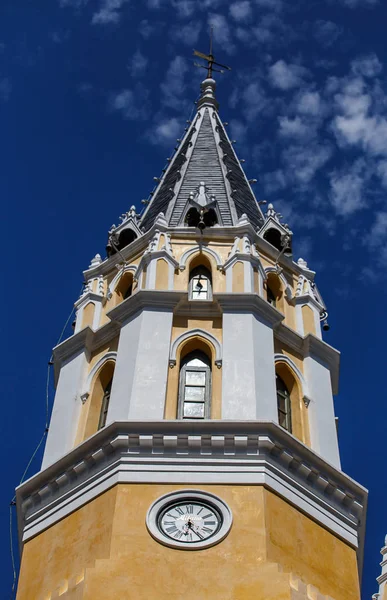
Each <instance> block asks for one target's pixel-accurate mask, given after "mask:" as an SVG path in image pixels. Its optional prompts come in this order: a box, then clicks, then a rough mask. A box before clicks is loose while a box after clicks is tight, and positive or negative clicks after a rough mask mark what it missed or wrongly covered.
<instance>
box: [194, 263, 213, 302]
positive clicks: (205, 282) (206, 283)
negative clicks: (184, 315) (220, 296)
mask: <svg viewBox="0 0 387 600" xmlns="http://www.w3.org/2000/svg"><path fill="white" fill-rule="evenodd" d="M188 288H189V292H188V293H189V299H190V300H211V299H212V274H211V264H210V262H209V261H208V259H207V258H206V257H205V256H203V255H200V256H196V257H195V258H194V259H193V260H192V262H191V264H190V270H189V286H188Z"/></svg>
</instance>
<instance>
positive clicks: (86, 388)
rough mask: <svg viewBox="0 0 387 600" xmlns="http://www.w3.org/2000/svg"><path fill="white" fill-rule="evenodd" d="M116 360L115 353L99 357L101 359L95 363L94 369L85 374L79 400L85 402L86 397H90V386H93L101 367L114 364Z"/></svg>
mask: <svg viewBox="0 0 387 600" xmlns="http://www.w3.org/2000/svg"><path fill="white" fill-rule="evenodd" d="M116 360H117V352H114V351H111V352H107V353H106V354H104V356H101V358H100V359H99V360H98V361H97V362H96V363H95V365H94V367H93V368H92V369H91V370H90V371H89V373H88V374H87V376H86V378H85V381H84V383H83V385H82V388H81V394H80V396H81V400H82V402H85V400H87V398H88V396H89V395H90V391H91V386H92V385H93V380H94V377H95V376H96V374H97V373H98V371H99V370H100V369H101V368H102V367H103V365H104V364H105V363H107V362H109V361H113V362H116Z"/></svg>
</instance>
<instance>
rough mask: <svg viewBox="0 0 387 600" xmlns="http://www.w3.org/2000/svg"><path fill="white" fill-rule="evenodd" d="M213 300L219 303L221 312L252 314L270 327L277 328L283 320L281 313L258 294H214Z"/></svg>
mask: <svg viewBox="0 0 387 600" xmlns="http://www.w3.org/2000/svg"><path fill="white" fill-rule="evenodd" d="M214 300H217V302H219V305H220V307H221V308H222V311H223V312H233V311H235V312H238V311H243V312H253V313H254V314H256V315H259V316H260V317H261V318H262V319H263V320H264V321H266V322H267V323H268V324H269V325H270V326H272V327H274V326H278V325H279V323H281V321H282V320H283V319H284V318H285V317H284V315H283V314H282V313H280V312H279V311H278V310H277V309H276V308H274V306H272V305H271V304H269V302H267V301H266V300H264V299H263V298H261V296H259V295H258V294H249V293H246V292H243V293H234V292H230V293H222V294H214Z"/></svg>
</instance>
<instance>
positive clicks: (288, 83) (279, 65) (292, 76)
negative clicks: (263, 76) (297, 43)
mask: <svg viewBox="0 0 387 600" xmlns="http://www.w3.org/2000/svg"><path fill="white" fill-rule="evenodd" d="M307 73H308V71H307V70H306V69H305V68H304V67H301V66H299V65H294V64H288V63H286V62H285V61H284V60H278V61H277V62H276V63H274V64H273V65H271V67H269V80H270V83H271V85H272V86H273V87H276V88H279V89H281V90H290V89H292V88H295V87H298V86H299V85H301V84H302V83H303V78H304V77H305V76H306V75H307Z"/></svg>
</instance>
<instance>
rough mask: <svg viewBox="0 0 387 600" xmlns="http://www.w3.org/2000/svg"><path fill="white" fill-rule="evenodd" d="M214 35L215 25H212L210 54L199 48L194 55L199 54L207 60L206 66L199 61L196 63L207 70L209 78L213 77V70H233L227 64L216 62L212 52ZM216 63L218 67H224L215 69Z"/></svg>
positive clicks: (222, 71) (221, 71)
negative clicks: (200, 50)
mask: <svg viewBox="0 0 387 600" xmlns="http://www.w3.org/2000/svg"><path fill="white" fill-rule="evenodd" d="M213 37H214V26H213V25H211V29H210V52H209V54H203V52H199V51H198V50H194V51H193V53H194V56H198V57H199V58H202V59H203V60H205V61H207V65H206V66H205V65H200V64H198V63H194V65H195V67H199V68H200V69H206V70H207V79H212V73H213V71H216V72H217V73H224V70H223V69H225V70H226V71H231V67H228V66H227V65H222V64H221V63H218V62H216V60H215V57H214V55H213V54H212V45H213ZM214 65H216V66H217V67H222V69H215V68H214Z"/></svg>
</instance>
